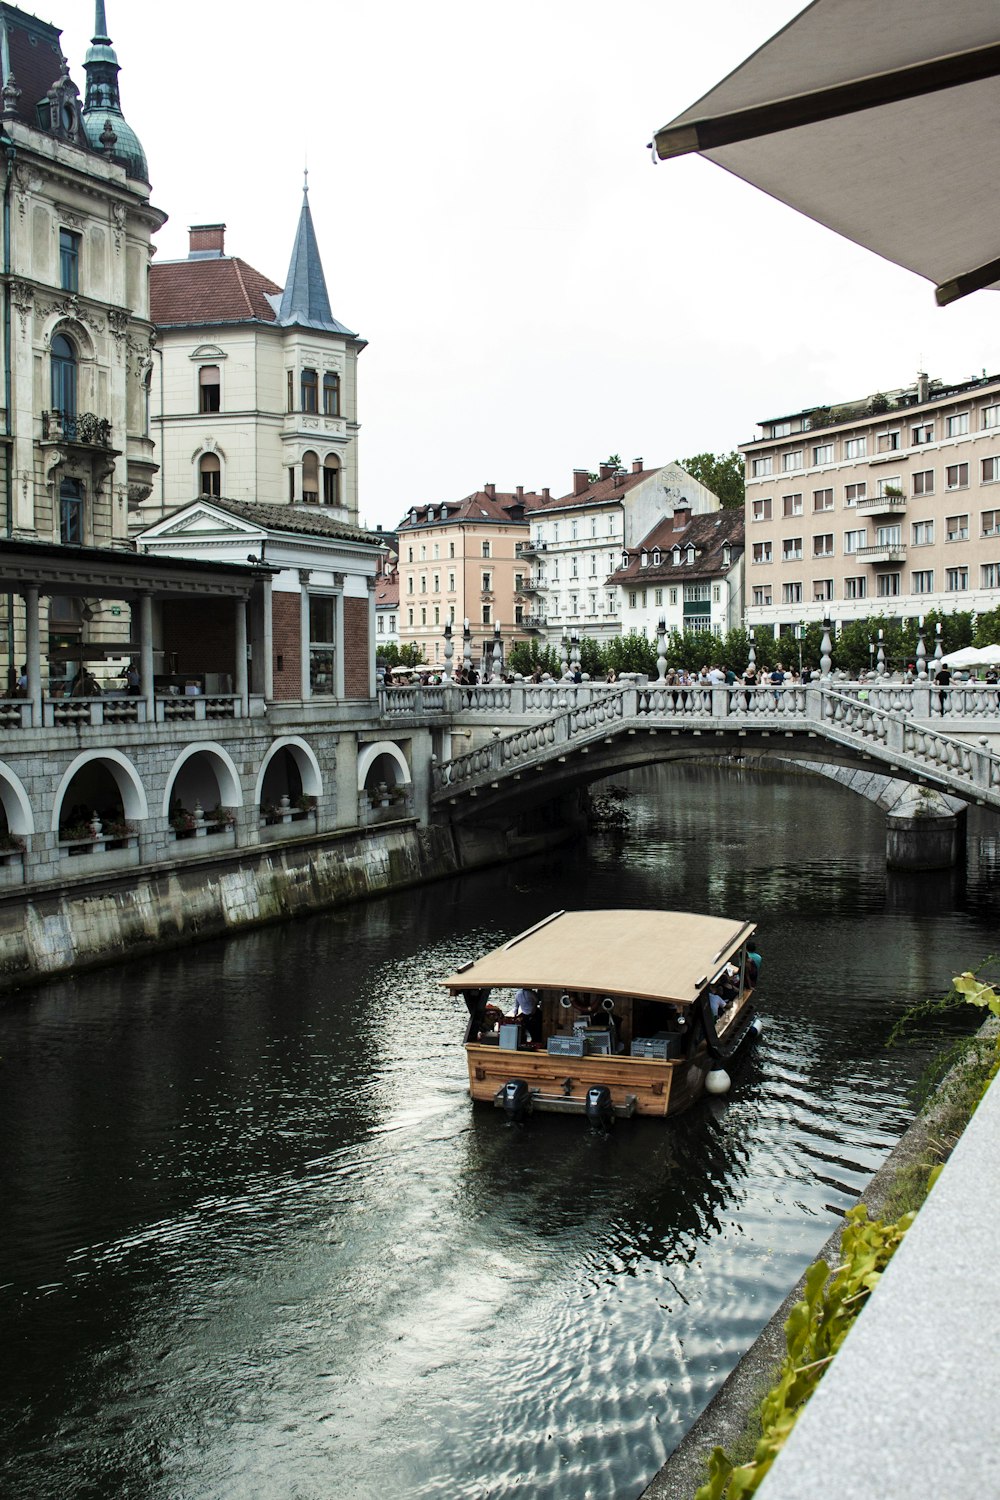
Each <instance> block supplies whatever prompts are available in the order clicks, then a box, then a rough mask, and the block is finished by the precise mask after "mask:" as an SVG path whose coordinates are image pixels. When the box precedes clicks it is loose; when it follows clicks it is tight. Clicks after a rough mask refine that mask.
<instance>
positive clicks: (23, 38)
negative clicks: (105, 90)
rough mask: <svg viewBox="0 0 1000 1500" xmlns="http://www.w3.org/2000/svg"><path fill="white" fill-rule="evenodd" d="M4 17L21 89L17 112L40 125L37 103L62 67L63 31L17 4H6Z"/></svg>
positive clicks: (12, 68) (12, 65) (0, 17)
mask: <svg viewBox="0 0 1000 1500" xmlns="http://www.w3.org/2000/svg"><path fill="white" fill-rule="evenodd" d="M0 20H2V23H3V29H4V30H5V31H6V34H7V52H8V55H9V58H10V71H11V72H12V73H13V75H14V81H15V83H16V84H17V87H18V88H19V89H20V90H21V94H20V98H19V99H18V101H17V106H16V111H15V112H16V114H17V115H18V116H19V118H20V119H22V120H24V121H25V122H26V123H27V124H28V125H34V126H35V127H36V128H37V126H38V115H37V112H36V110H37V106H38V104H39V103H40V102H41V100H42V99H44V98H46V96H47V95H48V92H49V89H50V88H51V87H52V85H53V84H54V83H55V82H56V81H57V79H58V78H59V76H60V73H61V70H62V50H61V48H60V45H59V38H60V36H61V35H62V32H61V31H58V30H57V29H56V27H55V26H52V25H50V24H49V22H48V21H40V20H38V18H37V17H36V16H30V15H27V14H26V13H25V12H24V11H20V10H17V9H16V8H15V7H14V6H13V5H4V6H3V7H2V11H0ZM84 144H86V142H84Z"/></svg>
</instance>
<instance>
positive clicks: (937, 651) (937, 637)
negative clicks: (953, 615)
mask: <svg viewBox="0 0 1000 1500" xmlns="http://www.w3.org/2000/svg"><path fill="white" fill-rule="evenodd" d="M943 655H944V647H943V646H942V644H941V621H940V620H938V622H937V624H936V625H935V626H934V660H935V661H940V660H941V658H942V656H943ZM934 670H935V672H936V671H937V667H935V668H934Z"/></svg>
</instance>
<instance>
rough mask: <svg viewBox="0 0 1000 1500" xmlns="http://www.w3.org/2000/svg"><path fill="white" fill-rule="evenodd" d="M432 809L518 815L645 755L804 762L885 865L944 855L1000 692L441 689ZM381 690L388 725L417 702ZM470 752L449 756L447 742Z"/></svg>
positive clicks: (997, 736)
mask: <svg viewBox="0 0 1000 1500" xmlns="http://www.w3.org/2000/svg"><path fill="white" fill-rule="evenodd" d="M418 691H419V692H420V693H421V694H422V697H423V700H424V701H423V702H422V703H421V705H420V706H421V707H422V708H423V709H424V711H425V712H426V711H427V710H428V709H430V710H432V711H433V710H434V708H435V707H437V706H438V700H436V698H435V695H439V702H440V707H441V708H442V709H446V708H451V710H452V712H451V714H450V716H449V717H450V727H449V729H448V730H446V731H444V732H443V733H442V736H441V754H440V756H439V757H438V760H437V762H436V764H434V765H433V767H432V785H431V808H432V810H433V811H435V812H436V813H437V814H438V816H441V817H447V818H448V819H449V820H450V821H451V822H452V823H453V824H456V825H461V824H463V823H484V822H494V821H499V820H508V821H509V820H510V819H512V818H514V817H518V816H520V817H522V818H523V816H524V814H525V813H527V812H528V811H530V809H531V808H532V807H538V806H540V805H542V804H544V803H546V802H548V801H551V799H553V798H555V797H558V796H559V795H560V794H561V793H563V792H566V791H569V790H571V789H574V788H578V787H580V786H583V785H586V784H587V783H590V782H593V781H596V780H599V779H601V778H603V777H607V776H610V775H613V774H615V773H617V772H621V771H625V770H628V769H630V768H634V767H638V766H643V765H649V764H651V763H654V762H658V761H666V760H674V759H677V760H679V759H684V760H690V759H691V758H692V757H697V756H705V757H716V758H717V757H720V756H731V755H739V756H740V757H741V758H742V759H743V760H744V761H745V762H748V763H752V762H753V760H754V759H758V758H759V759H761V760H766V761H768V762H773V761H774V759H775V758H780V759H781V760H793V761H798V762H801V763H803V768H804V769H808V770H811V771H813V772H820V773H821V774H827V775H832V776H834V777H835V779H837V780H838V781H841V782H842V783H844V784H845V785H847V786H848V787H850V788H851V789H852V790H854V791H856V792H858V793H860V794H861V795H864V796H867V797H869V798H870V799H871V800H873V801H876V802H878V803H879V805H881V806H882V807H883V808H884V809H885V810H886V812H887V814H888V817H889V824H888V826H889V838H888V844H887V851H888V855H889V860H890V863H895V864H902V865H911V866H914V865H915V866H920V865H924V866H939V865H942V864H948V863H952V862H953V861H954V859H955V857H956V853H957V849H958V847H959V834H960V831H961V826H962V819H961V815H962V814H963V813H964V808H965V806H966V805H967V804H968V803H970V802H971V803H975V804H978V805H980V806H983V807H988V808H992V809H994V810H996V811H1000V691H998V689H997V688H995V687H987V686H984V685H980V684H968V685H961V686H958V687H956V688H953V689H943V690H938V689H936V688H933V687H932V686H930V685H928V684H913V685H912V686H910V685H904V684H890V683H885V684H882V683H879V684H872V683H862V684H856V683H830V682H826V683H817V684H814V685H811V686H808V687H801V686H789V687H783V688H780V689H776V688H772V687H770V686H767V685H764V686H759V687H755V688H746V687H743V686H739V685H734V686H731V687H730V686H719V687H710V688H701V687H689V688H681V687H668V686H667V685H666V684H662V683H655V682H654V683H648V684H642V685H632V684H626V685H624V686H622V685H615V686H605V685H603V684H602V685H597V684H583V685H580V686H575V685H572V684H565V683H553V684H540V685H537V686H536V685H529V684H523V685H507V684H502V685H501V684H497V685H492V684H488V685H484V686H482V687H475V688H468V687H464V688H458V687H454V686H451V685H448V684H445V685H442V686H441V687H439V688H425V689H421V690H418ZM412 692H413V690H412V689H411V690H406V689H403V690H401V693H402V695H404V696H403V697H401V699H398V700H397V699H396V698H394V694H393V691H390V692H389V693H387V695H386V698H385V702H384V705H383V710H384V713H385V716H386V717H387V718H389V719H390V720H391V719H393V718H394V717H396V716H397V715H400V714H402V715H404V716H405V714H406V712H407V710H409V711H410V712H412V711H413V710H414V709H415V708H416V707H417V705H416V703H414V702H413V701H412V698H410V701H409V702H407V697H408V696H409V695H411V694H412ZM460 735H464V736H466V737H468V738H469V739H470V740H471V742H472V743H471V748H469V749H467V750H464V751H463V753H460V754H458V755H456V754H455V753H454V751H455V748H456V745H455V740H456V737H457V736H460Z"/></svg>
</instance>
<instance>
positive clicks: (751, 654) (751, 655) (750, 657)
mask: <svg viewBox="0 0 1000 1500" xmlns="http://www.w3.org/2000/svg"><path fill="white" fill-rule="evenodd" d="M747 635H748V636H749V637H750V650H749V651H748V652H747V671H749V670H750V668H751V667H753V669H754V671H756V670H757V648H756V647H755V646H754V634H753V626H752V625H751V626H750V629H749V630H748V631H747Z"/></svg>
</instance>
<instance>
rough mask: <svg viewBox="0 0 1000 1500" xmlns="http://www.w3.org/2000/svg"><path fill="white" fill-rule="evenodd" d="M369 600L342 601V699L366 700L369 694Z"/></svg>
mask: <svg viewBox="0 0 1000 1500" xmlns="http://www.w3.org/2000/svg"><path fill="white" fill-rule="evenodd" d="M370 609H371V603H370V600H369V599H345V600H344V697H345V698H367V697H368V696H369V694H370V693H371V681H370V675H369V670H368V665H369V664H368V651H369V646H368V613H369V610H370Z"/></svg>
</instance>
